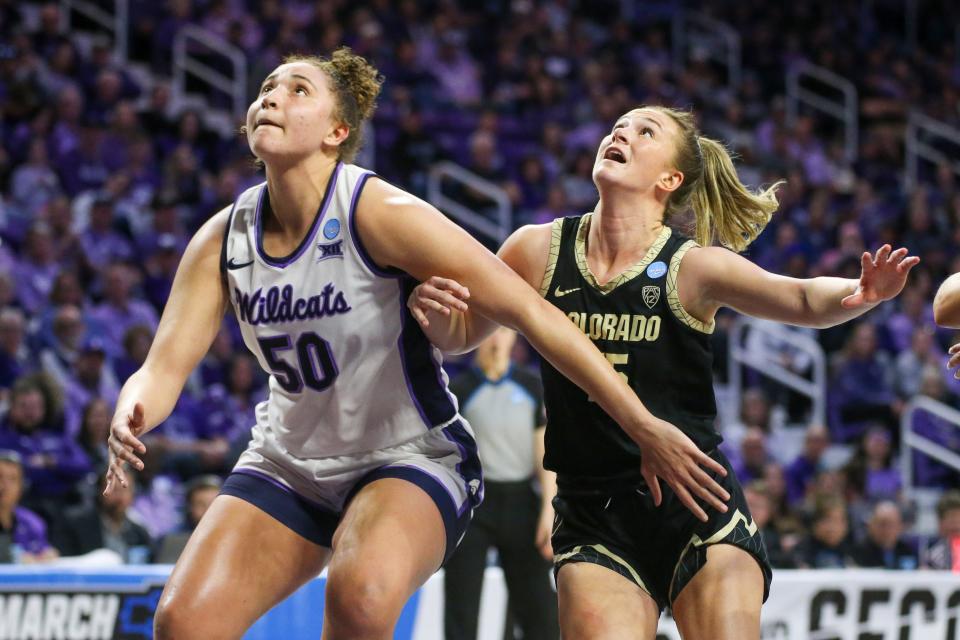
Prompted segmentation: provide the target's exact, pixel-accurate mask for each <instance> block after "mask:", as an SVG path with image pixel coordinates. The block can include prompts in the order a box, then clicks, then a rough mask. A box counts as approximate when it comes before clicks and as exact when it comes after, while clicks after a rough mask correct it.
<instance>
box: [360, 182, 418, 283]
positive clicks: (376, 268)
mask: <svg viewBox="0 0 960 640" xmlns="http://www.w3.org/2000/svg"><path fill="white" fill-rule="evenodd" d="M379 177H380V176H378V175H377V174H375V173H373V172H372V171H370V172H367V173H365V174H363V175H362V176H360V178H359V179H358V180H357V184H356V185H354V187H353V195H352V196H351V197H350V209H349V210H348V212H347V219H348V220H349V224H350V239H351V240H352V241H353V246H354V247H355V248H356V249H357V254H358V255H359V256H360V260H362V261H363V264H364V265H365V266H366V267H367V269H369V270H370V271H371V272H372V273H373V274H374V275H375V276H379V277H381V278H401V277H403V276H404V275H406V274H405V273H404V272H403V271H401V270H400V269H394V268H389V267H388V268H386V269H384V268H383V267H381V266H380V265H378V264H377V263H376V262H375V261H374V260H373V258H372V257H371V256H370V254H369V253H367V249H366V247H364V246H363V240H361V239H360V231H359V229H357V203H359V202H360V194H361V193H362V192H363V187H365V186H366V184H367V180H368V179H370V178H379Z"/></svg>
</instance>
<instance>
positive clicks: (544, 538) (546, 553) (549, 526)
mask: <svg viewBox="0 0 960 640" xmlns="http://www.w3.org/2000/svg"><path fill="white" fill-rule="evenodd" d="M553 517H554V512H553V505H551V504H549V503H547V504H545V505H543V507H542V508H541V509H540V518H539V519H538V520H537V533H536V538H535V539H534V544H536V546H537V551H539V552H540V555H541V556H543V558H544V559H545V560H547V561H549V562H553V543H552V542H551V538H553Z"/></svg>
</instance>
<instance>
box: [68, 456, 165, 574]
mask: <svg viewBox="0 0 960 640" xmlns="http://www.w3.org/2000/svg"><path fill="white" fill-rule="evenodd" d="M104 487H106V474H105V473H101V474H100V475H99V477H98V479H97V494H96V502H95V504H93V505H81V506H79V507H74V508H73V509H69V510H67V512H66V513H64V514H63V516H62V518H60V520H59V522H58V523H57V524H56V526H55V527H54V529H53V533H52V536H51V538H52V541H53V544H54V546H55V547H56V548H57V549H59V550H60V555H62V556H80V555H84V554H87V553H90V552H91V551H96V550H97V549H109V550H110V551H113V552H114V553H116V554H117V555H118V556H120V558H122V559H123V561H124V562H127V563H130V564H143V563H146V562H148V561H149V560H150V547H151V540H150V534H149V533H147V530H146V529H145V528H144V527H143V525H141V524H139V523H137V522H135V521H133V520H132V519H131V518H130V516H129V514H128V513H127V512H128V509H129V508H130V506H131V505H132V504H133V496H134V483H133V482H128V483H127V484H126V486H124V485H118V486H117V487H116V488H115V489H114V490H113V491H111V493H110V495H109V496H104V495H103V490H104Z"/></svg>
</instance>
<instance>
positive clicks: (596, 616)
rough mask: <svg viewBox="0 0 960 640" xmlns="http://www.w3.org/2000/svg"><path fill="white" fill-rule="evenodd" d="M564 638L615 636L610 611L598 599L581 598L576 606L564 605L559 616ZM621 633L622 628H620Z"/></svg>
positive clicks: (590, 639) (595, 639) (585, 639)
mask: <svg viewBox="0 0 960 640" xmlns="http://www.w3.org/2000/svg"><path fill="white" fill-rule="evenodd" d="M560 627H561V631H562V634H561V635H562V636H563V637H564V638H581V639H583V640H603V639H607V638H609V639H611V640H613V638H616V637H617V631H618V630H617V629H616V628H615V625H613V624H611V616H610V612H609V611H607V610H606V608H605V607H604V606H603V604H602V603H601V602H599V601H591V600H589V599H586V598H584V599H582V600H581V601H580V602H577V604H576V606H573V607H569V606H568V607H565V608H564V611H562V613H561V617H560ZM620 632H621V633H622V629H621V630H620Z"/></svg>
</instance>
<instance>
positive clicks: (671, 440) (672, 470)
mask: <svg viewBox="0 0 960 640" xmlns="http://www.w3.org/2000/svg"><path fill="white" fill-rule="evenodd" d="M634 440H635V441H636V442H637V444H638V445H640V451H641V456H642V461H641V465H640V470H641V472H642V473H643V477H644V479H645V480H646V481H647V486H648V487H649V488H650V494H651V496H652V497H653V502H654V504H656V505H657V506H660V502H661V501H662V500H663V494H662V493H661V492H660V483H659V481H658V478H662V479H663V481H664V482H666V483H667V484H668V485H670V487H671V488H672V489H673V491H674V493H676V494H677V497H678V498H680V501H681V502H682V503H683V504H684V506H686V507H687V508H688V509H689V510H690V511H691V512H693V515H695V516H696V517H697V518H699V519H700V520H703V521H704V522H706V521H707V513H706V511H704V510H703V508H702V507H701V506H700V505H699V504H697V501H696V498H700V499H701V500H703V501H704V502H706V503H707V504H708V505H709V506H711V507H713V508H714V509H717V510H718V511H721V512H724V513H725V512H726V511H727V505H726V504H724V503H725V502H727V501H728V500H730V494H729V493H727V491H726V490H725V489H724V488H723V487H722V486H720V483H718V482H717V481H716V480H714V479H713V478H711V477H710V475H709V474H708V473H707V472H706V471H705V470H704V467H706V468H707V469H709V470H711V471H715V472H716V473H719V474H720V475H723V476H725V475H727V470H726V469H724V467H723V465H721V464H720V463H719V462H717V461H716V460H714V459H713V458H711V457H710V456H708V455H707V454H705V453H704V452H703V451H701V450H700V449H699V448H698V447H697V445H695V444H694V443H693V440H691V439H690V438H689V437H687V435H686V434H685V433H683V432H682V431H680V430H679V429H677V428H676V427H675V426H673V425H672V424H670V423H669V422H665V421H663V420H657V421H656V422H655V423H653V424H652V425H651V427H650V428H649V429H647V430H646V431H644V432H643V433H642V434H640V435H638V436H635V437H634Z"/></svg>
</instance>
